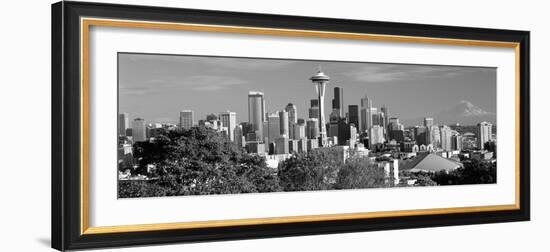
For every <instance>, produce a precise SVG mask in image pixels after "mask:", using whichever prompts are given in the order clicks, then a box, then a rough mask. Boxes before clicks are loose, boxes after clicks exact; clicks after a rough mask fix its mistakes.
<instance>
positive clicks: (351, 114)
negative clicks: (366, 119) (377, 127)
mask: <svg viewBox="0 0 550 252" xmlns="http://www.w3.org/2000/svg"><path fill="white" fill-rule="evenodd" d="M348 123H349V124H353V125H355V128H356V129H358V128H359V106H357V105H349V106H348Z"/></svg>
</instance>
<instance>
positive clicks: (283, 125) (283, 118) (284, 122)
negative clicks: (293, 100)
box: [279, 111, 290, 137]
mask: <svg viewBox="0 0 550 252" xmlns="http://www.w3.org/2000/svg"><path fill="white" fill-rule="evenodd" d="M288 122H289V121H288V112H286V111H279V124H280V125H279V129H280V131H281V132H280V134H281V135H285V136H287V137H289V136H290V132H289V127H288V126H289V124H288Z"/></svg>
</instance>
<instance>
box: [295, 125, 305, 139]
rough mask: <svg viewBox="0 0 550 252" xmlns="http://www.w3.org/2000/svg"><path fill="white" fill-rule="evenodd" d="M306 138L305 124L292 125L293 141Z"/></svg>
mask: <svg viewBox="0 0 550 252" xmlns="http://www.w3.org/2000/svg"><path fill="white" fill-rule="evenodd" d="M305 137H306V124H305V123H303V122H302V123H298V124H296V125H294V139H296V140H300V139H302V138H305Z"/></svg>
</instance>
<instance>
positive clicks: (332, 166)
mask: <svg viewBox="0 0 550 252" xmlns="http://www.w3.org/2000/svg"><path fill="white" fill-rule="evenodd" d="M337 155H338V153H337V152H336V151H334V150H330V149H317V150H314V151H311V152H308V153H300V154H296V155H295V156H293V157H291V158H289V159H287V160H285V161H283V162H281V164H280V165H279V169H277V170H275V169H271V168H269V167H267V165H266V162H265V158H263V157H261V156H256V155H250V154H248V153H246V152H245V151H244V150H243V149H241V148H238V147H237V146H235V145H234V144H232V143H231V142H229V141H228V140H227V138H226V137H225V136H224V135H223V134H220V133H218V132H216V131H214V130H211V129H208V128H205V127H193V128H191V129H189V130H181V131H167V132H165V133H164V134H161V135H160V136H158V137H157V138H156V139H155V141H153V142H138V143H136V144H134V157H135V158H136V160H137V164H138V168H137V169H135V170H132V173H133V174H134V175H137V174H142V175H147V176H148V177H149V178H153V179H151V180H148V181H139V180H119V187H118V191H119V197H121V198H131V197H159V196H176V195H205V194H235V193H253V192H278V191H311V190H331V189H348V188H368V187H383V186H387V184H386V182H385V178H384V170H383V169H382V168H378V167H377V166H376V165H375V164H373V163H371V161H369V160H368V159H366V158H359V157H357V158H351V159H348V160H347V162H346V163H345V164H344V163H343V162H342V161H340V160H342V158H338V157H337ZM148 165H153V166H154V167H155V169H153V170H152V171H150V172H148V171H147V166H148Z"/></svg>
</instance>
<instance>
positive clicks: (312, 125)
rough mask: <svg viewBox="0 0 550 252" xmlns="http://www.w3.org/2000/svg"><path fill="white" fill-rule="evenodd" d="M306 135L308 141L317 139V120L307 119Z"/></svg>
mask: <svg viewBox="0 0 550 252" xmlns="http://www.w3.org/2000/svg"><path fill="white" fill-rule="evenodd" d="M306 135H307V138H308V139H317V138H318V137H319V120H317V118H309V119H308V120H307V125H306Z"/></svg>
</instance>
